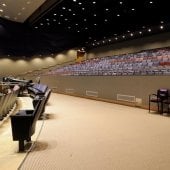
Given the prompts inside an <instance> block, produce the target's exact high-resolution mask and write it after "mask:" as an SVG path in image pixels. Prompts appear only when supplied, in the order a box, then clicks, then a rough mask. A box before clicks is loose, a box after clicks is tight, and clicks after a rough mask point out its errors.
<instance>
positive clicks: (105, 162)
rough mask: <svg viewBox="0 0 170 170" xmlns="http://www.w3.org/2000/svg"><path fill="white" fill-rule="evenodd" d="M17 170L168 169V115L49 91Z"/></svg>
mask: <svg viewBox="0 0 170 170" xmlns="http://www.w3.org/2000/svg"><path fill="white" fill-rule="evenodd" d="M46 113H48V118H49V119H47V120H45V123H44V126H43V129H42V131H41V134H40V136H39V137H38V140H37V142H36V144H35V145H34V147H33V150H32V152H30V153H29V154H28V155H27V157H26V159H25V161H24V162H23V164H21V166H20V169H21V170H40V169H41V170H47V169H48V170H169V169H170V118H169V117H167V116H162V115H157V114H149V113H148V111H147V110H143V109H138V108H132V107H127V106H120V105H116V104H111V103H105V102H100V101H93V100H87V99H82V98H76V97H71V96H65V95H61V94H52V96H51V97H50V102H49V105H48V106H47V108H46Z"/></svg>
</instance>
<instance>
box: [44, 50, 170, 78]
mask: <svg viewBox="0 0 170 170" xmlns="http://www.w3.org/2000/svg"><path fill="white" fill-rule="evenodd" d="M45 75H62V76H81V75H82V76H85V75H95V76H98V75H99V76H103V75H104V76H107V75H109V76H116V75H118V76H120V75H170V48H162V49H154V50H147V51H142V52H138V53H134V54H124V55H119V56H110V57H108V56H107V57H103V58H95V59H90V60H86V61H83V62H82V63H76V64H72V65H68V66H64V67H60V68H56V69H53V70H51V71H49V72H47V73H45Z"/></svg>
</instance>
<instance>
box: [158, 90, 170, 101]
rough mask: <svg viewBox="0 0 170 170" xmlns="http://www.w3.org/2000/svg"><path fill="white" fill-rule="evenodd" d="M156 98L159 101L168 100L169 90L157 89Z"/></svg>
mask: <svg viewBox="0 0 170 170" xmlns="http://www.w3.org/2000/svg"><path fill="white" fill-rule="evenodd" d="M157 96H158V98H160V99H161V100H166V99H168V96H169V90H168V89H158V91H157Z"/></svg>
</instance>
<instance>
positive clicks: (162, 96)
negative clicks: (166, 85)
mask: <svg viewBox="0 0 170 170" xmlns="http://www.w3.org/2000/svg"><path fill="white" fill-rule="evenodd" d="M168 97H169V90H168V89H158V90H157V94H150V95H149V112H150V107H151V103H156V104H157V108H158V112H159V113H163V104H164V102H165V101H167V100H168Z"/></svg>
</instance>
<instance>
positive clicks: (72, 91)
mask: <svg viewBox="0 0 170 170" xmlns="http://www.w3.org/2000/svg"><path fill="white" fill-rule="evenodd" d="M74 91H75V90H74V89H65V92H66V93H74Z"/></svg>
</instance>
